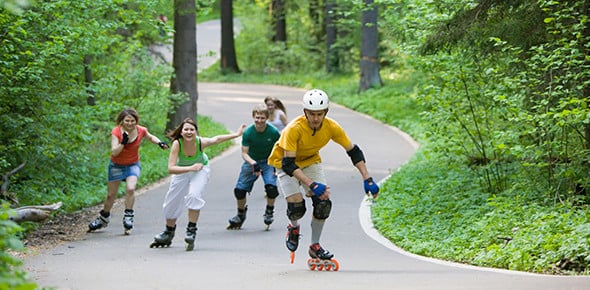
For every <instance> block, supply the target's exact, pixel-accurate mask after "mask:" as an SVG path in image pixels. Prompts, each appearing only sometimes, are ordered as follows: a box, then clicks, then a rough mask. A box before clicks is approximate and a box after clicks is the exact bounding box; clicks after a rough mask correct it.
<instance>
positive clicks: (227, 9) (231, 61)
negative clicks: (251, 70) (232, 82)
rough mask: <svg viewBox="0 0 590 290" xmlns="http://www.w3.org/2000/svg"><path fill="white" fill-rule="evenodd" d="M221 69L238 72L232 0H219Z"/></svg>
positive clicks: (226, 71)
mask: <svg viewBox="0 0 590 290" xmlns="http://www.w3.org/2000/svg"><path fill="white" fill-rule="evenodd" d="M221 71H222V72H223V73H239V72H240V68H239V67H238V59H237V57H236V48H235V44H234V8H233V0H221Z"/></svg>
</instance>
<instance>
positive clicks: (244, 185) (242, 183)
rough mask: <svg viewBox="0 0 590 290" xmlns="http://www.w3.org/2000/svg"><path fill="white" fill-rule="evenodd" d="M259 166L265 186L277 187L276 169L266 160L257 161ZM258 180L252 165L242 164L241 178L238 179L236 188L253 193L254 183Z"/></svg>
mask: <svg viewBox="0 0 590 290" xmlns="http://www.w3.org/2000/svg"><path fill="white" fill-rule="evenodd" d="M256 163H258V165H260V170H262V172H261V176H262V180H264V184H265V185H266V184H270V185H274V186H277V176H276V175H275V168H274V167H272V166H270V165H268V163H267V161H266V160H259V161H256ZM257 179H258V176H256V174H254V172H253V171H252V165H250V163H248V162H244V163H242V168H241V170H240V176H239V177H238V182H237V183H236V188H238V189H241V190H245V191H247V192H251V191H252V187H254V182H255V181H256V180H257Z"/></svg>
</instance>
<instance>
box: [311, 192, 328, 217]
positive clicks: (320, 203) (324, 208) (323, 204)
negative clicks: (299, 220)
mask: <svg viewBox="0 0 590 290" xmlns="http://www.w3.org/2000/svg"><path fill="white" fill-rule="evenodd" d="M312 200H313V217H315V218H316V219H319V220H325V219H327V218H328V217H329V216H330V212H331V211H332V201H331V200H329V199H327V200H321V199H319V198H317V197H315V196H314V197H312Z"/></svg>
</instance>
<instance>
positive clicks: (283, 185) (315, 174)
mask: <svg viewBox="0 0 590 290" xmlns="http://www.w3.org/2000/svg"><path fill="white" fill-rule="evenodd" d="M300 169H301V170H302V171H303V173H305V175H307V177H309V178H311V179H312V180H313V181H315V182H319V183H323V184H327V181H326V175H325V174H324V168H323V167H322V165H321V163H315V164H312V165H310V166H307V167H304V168H300ZM277 185H278V187H279V192H280V193H281V194H282V195H283V196H284V197H285V198H287V197H289V196H291V195H294V194H298V193H301V194H303V195H305V194H307V192H309V191H310V190H309V187H308V186H307V185H304V184H301V182H299V180H297V178H295V177H291V176H289V175H287V173H285V171H283V170H282V169H278V168H277Z"/></svg>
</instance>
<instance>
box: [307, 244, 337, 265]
mask: <svg viewBox="0 0 590 290" xmlns="http://www.w3.org/2000/svg"><path fill="white" fill-rule="evenodd" d="M309 256H310V257H311V258H310V259H309V260H307V266H308V267H309V269H310V270H312V271H313V270H318V271H322V270H326V271H330V270H332V271H338V269H339V268H340V265H339V264H338V261H336V259H333V258H334V254H332V253H330V252H329V251H327V250H325V249H324V248H322V246H320V244H317V243H316V244H312V245H310V246H309Z"/></svg>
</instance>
